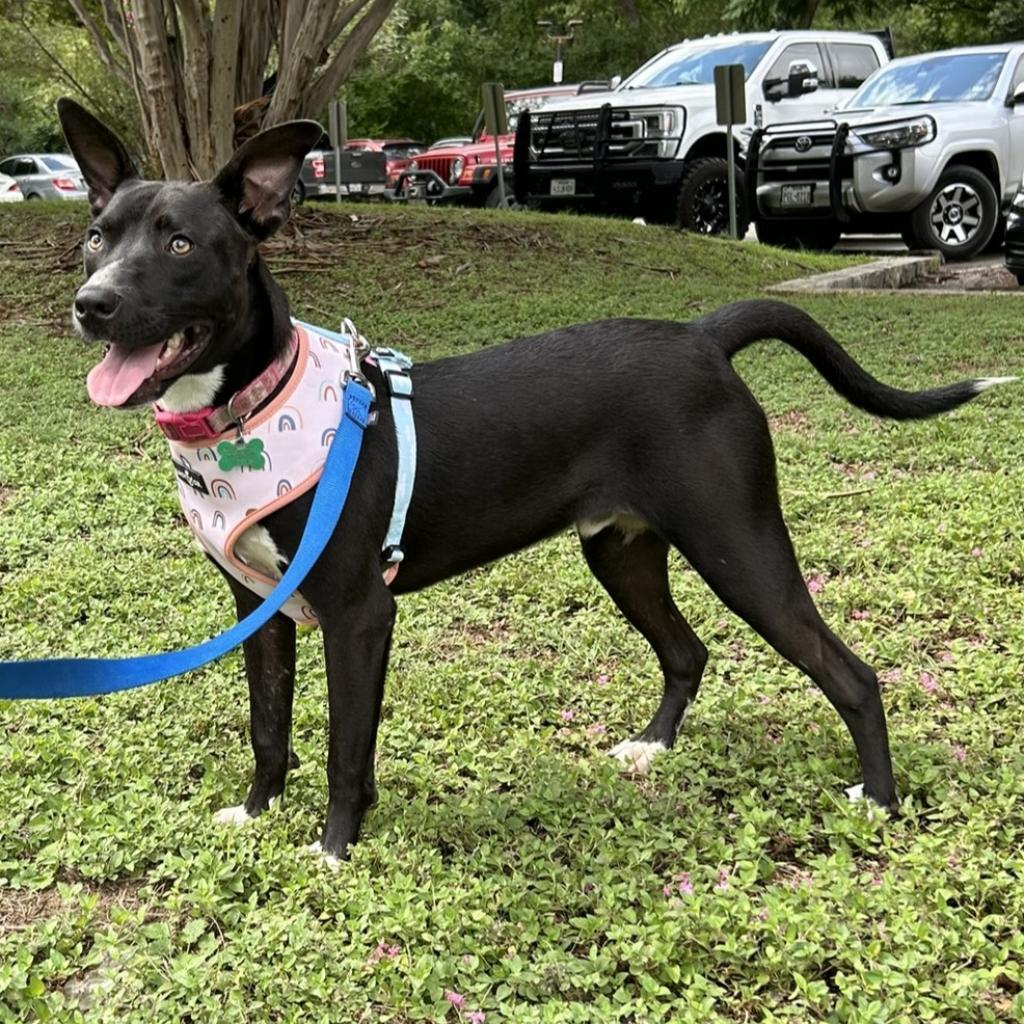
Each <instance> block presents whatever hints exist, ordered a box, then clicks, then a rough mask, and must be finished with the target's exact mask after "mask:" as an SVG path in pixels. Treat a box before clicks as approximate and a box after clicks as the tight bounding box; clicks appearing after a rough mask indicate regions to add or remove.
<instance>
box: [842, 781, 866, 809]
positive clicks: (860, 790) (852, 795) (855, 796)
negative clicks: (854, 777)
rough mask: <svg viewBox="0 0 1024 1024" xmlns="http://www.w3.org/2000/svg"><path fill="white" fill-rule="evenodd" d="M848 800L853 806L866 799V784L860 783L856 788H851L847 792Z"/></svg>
mask: <svg viewBox="0 0 1024 1024" xmlns="http://www.w3.org/2000/svg"><path fill="white" fill-rule="evenodd" d="M846 798H847V799H848V800H849V801H850V803H851V804H855V803H858V802H860V801H861V800H863V799H864V783H863V782H860V783H858V784H857V785H856V786H850V787H848V788H847V790H846Z"/></svg>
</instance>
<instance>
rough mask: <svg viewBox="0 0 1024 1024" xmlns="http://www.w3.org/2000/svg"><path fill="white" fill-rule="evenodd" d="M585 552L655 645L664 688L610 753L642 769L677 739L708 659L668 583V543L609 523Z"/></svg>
mask: <svg viewBox="0 0 1024 1024" xmlns="http://www.w3.org/2000/svg"><path fill="white" fill-rule="evenodd" d="M581 543H582V546H583V554H584V555H585V557H586V559H587V564H588V565H589V566H590V568H591V571H592V572H593V573H594V575H595V576H596V577H597V579H598V580H599V581H600V583H601V585H602V586H603V587H604V588H605V590H607V591H608V594H609V595H610V596H611V599H612V600H613V601H614V602H615V604H616V605H617V606H618V608H619V611H621V612H622V614H623V615H624V616H625V617H626V619H627V620H628V621H629V622H630V623H631V624H632V625H633V626H635V627H636V628H637V629H638V630H639V631H640V633H642V634H643V636H644V637H645V638H646V639H647V642H648V643H649V644H650V645H651V647H653V648H654V653H655V654H656V655H657V656H658V661H659V662H660V663H661V670H662V672H663V673H664V676H665V689H664V693H663V695H662V698H661V703H660V704H659V705H658V710H657V711H656V712H655V713H654V717H653V718H652V719H651V721H650V723H649V724H648V725H647V728H646V729H644V730H643V731H642V732H641V733H639V734H638V735H637V736H635V737H633V738H632V739H630V740H626V741H624V742H622V743H620V744H619V745H618V746H617V747H615V748H614V749H613V750H612V755H613V756H614V757H617V758H618V759H619V760H620V761H622V762H623V764H625V765H627V766H629V767H631V768H632V769H633V770H634V771H636V772H639V773H645V772H646V771H647V770H648V769H649V768H650V764H651V760H652V758H653V757H654V756H655V755H656V754H658V753H661V752H662V751H665V750H668V749H669V748H671V747H672V745H673V744H674V743H675V739H676V731H677V730H678V728H679V725H680V723H681V721H682V720H683V717H684V716H685V714H686V709H687V708H688V707H689V706H690V704H691V703H693V700H694V698H695V697H696V696H697V688H698V686H699V685H700V677H701V674H702V673H703V671H704V665H705V663H706V662H707V649H706V648H705V647H704V645H703V644H702V643H701V642H700V640H699V639H698V638H697V635H696V633H694V631H693V630H692V629H691V628H690V625H689V623H688V622H687V621H686V619H684V618H683V616H682V615H681V614H680V612H679V609H678V608H677V607H676V606H675V603H674V602H673V600H672V594H671V593H670V591H669V585H668V544H667V543H666V542H665V541H664V540H662V539H661V538H660V537H659V536H657V534H655V533H652V532H651V531H649V530H647V531H643V532H640V533H637V534H632V533H623V532H621V531H620V529H619V528H618V527H616V526H614V525H613V526H608V527H605V528H604V529H603V530H601V531H600V532H599V533H597V534H595V535H593V536H590V537H587V536H583V535H582V533H581Z"/></svg>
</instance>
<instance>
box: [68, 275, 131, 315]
mask: <svg viewBox="0 0 1024 1024" xmlns="http://www.w3.org/2000/svg"><path fill="white" fill-rule="evenodd" d="M120 304H121V296H120V295H118V294H117V292H116V291H114V289H113V288H105V287H103V286H102V285H88V284H86V285H83V286H82V287H81V288H80V289H79V290H78V294H77V295H76V296H75V312H76V313H77V314H78V316H79V318H80V319H85V317H87V316H92V317H96V318H97V319H100V320H109V319H110V317H112V316H113V315H114V313H116V312H117V307H118V306H119V305H120Z"/></svg>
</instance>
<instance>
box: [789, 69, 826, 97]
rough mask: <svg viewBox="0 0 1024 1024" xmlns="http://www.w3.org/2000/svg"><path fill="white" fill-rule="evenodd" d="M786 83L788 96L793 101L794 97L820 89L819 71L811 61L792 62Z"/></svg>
mask: <svg viewBox="0 0 1024 1024" xmlns="http://www.w3.org/2000/svg"><path fill="white" fill-rule="evenodd" d="M786 82H787V89H786V95H788V96H789V97H790V98H791V99H792V98H793V97H794V96H803V95H804V94H805V93H809V92H815V91H816V90H817V88H818V69H817V68H816V67H815V66H814V65H813V64H812V63H811V62H810V61H807V60H791V61H790V62H789V73H788V74H787V75H786Z"/></svg>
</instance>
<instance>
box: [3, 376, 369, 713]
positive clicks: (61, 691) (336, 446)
mask: <svg viewBox="0 0 1024 1024" xmlns="http://www.w3.org/2000/svg"><path fill="white" fill-rule="evenodd" d="M372 404H373V396H372V394H371V393H370V391H369V389H368V388H367V387H365V386H364V385H363V384H362V383H361V382H360V380H359V379H357V378H354V377H353V378H349V380H348V381H347V382H346V383H345V392H344V405H343V409H342V416H341V424H340V425H339V427H338V432H337V434H336V435H335V437H334V441H333V442H332V444H331V447H330V450H329V451H328V453H327V461H326V463H325V464H324V469H323V473H322V475H321V477H320V482H319V483H318V484H317V488H316V493H315V494H314V496H313V503H312V505H311V507H310V510H309V518H308V519H307V520H306V528H305V531H304V532H303V534H302V540H301V541H300V542H299V548H298V550H297V551H296V552H295V557H294V558H293V559H292V561H291V564H290V565H289V566H288V568H287V570H286V571H285V574H284V575H283V576H282V577H281V579H280V581H279V582H278V584H277V586H276V587H274V589H273V590H272V591H271V592H270V594H269V595H268V596H267V598H266V600H265V601H264V602H263V604H261V605H260V606H259V608H257V609H256V610H255V611H254V612H252V613H251V614H250V615H247V616H246V617H245V618H244V619H243V620H242V621H241V622H239V623H238V624H237V625H235V626H232V627H231V629H229V630H227V632H225V633H222V634H221V635H220V636H217V637H214V638H213V639H211V640H207V641H206V642H205V643H202V644H199V645H197V646H196V647H189V648H187V649H186V650H183V651H169V652H167V653H166V654H147V655H144V656H142V657H138V658H54V659H46V660H40V661H20V662H19V661H3V662H0V700H14V699H17V698H27V697H93V696H96V695H98V694H101V693H112V692H113V691H115V690H128V689H131V688H132V687H136V686H145V685H146V684H147V683H155V682H159V681H160V680H161V679H168V678H170V677H171V676H176V675H180V674H181V673H182V672H190V671H192V670H193V669H197V668H199V667H200V666H202V665H205V664H207V663H208V662H210V661H213V660H214V658H219V657H220V656H221V655H222V654H226V653H227V652H228V651H230V650H231V649H232V648H233V647H237V646H238V645H239V644H240V643H241V642H242V641H243V640H246V639H247V638H248V637H250V636H252V634H253V633H255V632H256V630H257V629H259V628H260V627H261V626H262V625H264V623H266V622H267V621H269V620H270V618H271V617H272V616H273V615H274V614H275V613H276V612H277V611H279V610H280V608H281V607H282V606H283V605H284V603H285V602H286V601H287V600H288V598H289V597H291V596H292V594H293V593H295V591H296V590H298V588H299V585H300V584H301V583H302V581H303V579H305V577H306V575H307V573H308V572H309V571H310V569H312V568H313V566H314V565H315V564H316V561H317V559H318V558H319V557H320V555H321V554H322V553H323V550H324V548H325V547H327V542H328V541H329V540H330V539H331V536H332V535H333V534H334V530H335V528H336V527H337V525H338V521H339V520H340V518H341V512H342V509H343V508H344V507H345V501H346V499H347V498H348V492H349V487H350V486H351V483H352V475H353V473H354V472H355V468H356V463H357V462H358V460H359V451H360V449H361V447H362V443H363V432H364V431H365V429H366V426H367V424H368V423H369V422H370V407H371V406H372Z"/></svg>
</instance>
